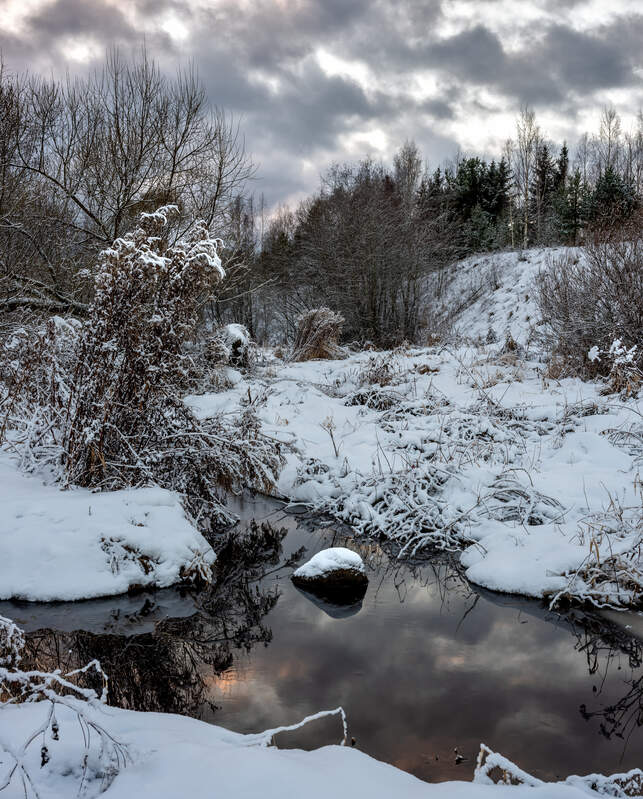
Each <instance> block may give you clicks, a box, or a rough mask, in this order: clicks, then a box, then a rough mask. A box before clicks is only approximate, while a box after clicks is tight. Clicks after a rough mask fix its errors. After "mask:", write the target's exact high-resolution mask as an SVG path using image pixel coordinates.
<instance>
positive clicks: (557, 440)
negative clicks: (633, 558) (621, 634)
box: [186, 250, 643, 606]
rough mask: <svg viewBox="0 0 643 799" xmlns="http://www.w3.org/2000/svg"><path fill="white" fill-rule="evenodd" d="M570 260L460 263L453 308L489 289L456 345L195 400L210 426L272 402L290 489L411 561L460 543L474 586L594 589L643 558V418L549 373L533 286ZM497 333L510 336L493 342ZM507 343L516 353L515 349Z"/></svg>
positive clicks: (272, 370)
mask: <svg viewBox="0 0 643 799" xmlns="http://www.w3.org/2000/svg"><path fill="white" fill-rule="evenodd" d="M557 253H558V251H557V250H533V251H527V252H525V253H524V255H523V256H521V257H519V255H518V254H517V253H502V254H497V255H493V256H487V257H483V258H479V257H478V258H475V259H469V260H468V261H465V262H463V263H462V264H460V265H458V267H457V273H456V274H455V275H454V278H453V281H452V283H451V285H450V287H449V289H448V293H447V297H446V300H445V303H446V304H452V305H453V304H454V303H455V302H456V299H457V298H458V297H462V296H465V295H466V293H467V286H470V285H477V284H480V285H482V287H483V289H484V290H483V291H482V292H481V293H479V294H478V295H476V297H474V301H473V302H472V304H470V305H469V306H466V307H464V308H463V309H462V311H461V313H460V315H459V317H458V318H457V319H456V320H455V328H456V332H458V333H459V341H460V343H459V344H457V345H456V344H453V345H438V346H434V347H423V348H420V347H417V348H408V349H400V350H397V351H394V352H383V353H368V352H361V353H356V354H353V355H351V356H350V357H349V358H347V359H345V360H336V361H309V362H304V363H283V364H282V363H276V362H275V361H274V360H273V362H272V363H270V364H269V365H268V366H265V367H258V368H257V369H256V370H255V371H254V372H253V373H252V374H246V375H245V376H244V377H243V378H242V379H241V380H239V381H238V382H237V383H236V385H235V386H234V387H233V388H231V389H230V390H228V391H225V392H222V393H217V394H205V395H201V396H192V397H188V398H186V402H187V404H188V405H189V406H190V407H191V408H192V409H193V411H194V412H195V413H196V414H197V416H199V417H201V418H205V417H208V416H210V415H212V414H214V413H218V412H220V411H226V412H228V411H234V410H237V409H241V408H242V407H243V405H244V403H245V402H246V401H247V397H248V396H249V395H250V396H252V397H253V398H255V397H256V398H261V397H263V402H261V401H259V400H258V401H257V403H256V404H257V412H258V415H259V417H260V419H261V421H262V425H263V428H264V431H265V432H266V433H267V434H268V435H271V436H274V437H275V438H276V439H278V440H281V441H283V442H284V443H286V444H287V445H289V446H290V447H291V450H290V452H289V453H288V455H287V463H286V466H285V468H284V470H283V472H282V474H281V476H280V479H279V482H278V485H277V489H276V492H275V493H276V495H277V496H281V497H283V498H285V499H287V500H289V501H291V502H293V503H306V504H308V505H310V506H312V507H314V508H316V509H318V510H321V511H325V512H328V513H330V514H331V515H333V516H335V517H336V518H337V519H339V520H341V521H343V522H346V523H348V524H350V525H351V526H352V528H353V529H354V530H355V532H356V533H358V534H364V535H368V536H373V537H376V538H378V539H380V538H388V539H390V540H392V541H394V542H395V543H396V544H397V545H398V546H399V547H404V551H405V552H414V551H419V550H420V549H421V548H422V547H423V546H426V544H427V543H432V544H433V545H437V546H440V547H447V548H451V549H461V550H463V552H462V555H461V558H462V563H463V565H464V566H465V568H466V570H467V577H468V578H469V579H471V580H472V581H473V582H476V583H478V584H480V585H482V586H485V587H487V588H490V589H493V590H497V591H505V592H509V593H520V594H524V595H527V596H530V597H538V598H543V597H554V596H556V595H557V594H558V593H559V592H565V591H568V590H569V591H571V592H572V593H574V594H575V595H578V594H579V593H584V595H585V594H587V593H588V592H589V591H590V590H591V586H590V585H589V583H588V582H587V580H585V578H583V576H582V575H581V574H580V572H579V570H582V569H583V568H584V567H585V566H586V565H587V564H588V563H591V562H593V561H598V562H599V563H602V562H603V561H605V559H606V558H609V557H611V556H612V555H614V554H618V553H627V552H629V551H632V550H633V549H635V548H636V546H637V542H638V541H640V540H641V536H642V535H643V529H642V527H641V524H642V523H641V488H640V482H639V481H638V479H637V474H638V472H639V469H640V463H641V457H642V455H643V453H642V452H641V447H640V441H641V440H642V439H641V434H642V432H643V426H642V425H641V418H642V417H641V412H642V410H643V409H642V408H641V401H640V400H636V399H635V398H629V399H621V398H619V396H618V395H610V396H609V397H603V396H602V395H601V394H600V388H601V386H600V384H597V383H592V382H583V381H581V380H579V379H572V378H566V379H553V378H550V377H548V376H547V374H546V359H545V357H544V356H545V353H542V352H539V351H538V349H537V346H538V342H537V338H536V336H535V331H537V329H538V326H539V325H538V322H539V320H538V314H537V310H536V306H535V303H534V300H533V296H534V287H533V279H534V277H535V275H536V274H537V272H538V270H539V269H541V268H542V267H544V266H545V265H546V264H547V262H548V260H549V259H550V258H551V257H554V256H555V255H556V254H557ZM490 275H491V277H492V278H493V281H491V277H490ZM476 281H477V283H476ZM494 287H496V288H495V289H494ZM489 327H491V328H492V330H493V331H494V334H495V336H496V338H497V341H496V343H492V344H486V343H484V342H485V341H486V337H487V332H488V329H489ZM509 335H510V336H511V337H512V338H513V339H514V340H515V341H516V342H517V343H518V344H519V347H520V349H519V350H518V351H508V350H507V349H506V348H505V340H506V337H507V336H509ZM378 379H379V382H378ZM636 442H639V443H638V444H637V443H636ZM577 572H578V574H577ZM601 591H602V592H603V596H602V599H606V598H607V599H609V601H610V603H611V604H615V605H617V606H623V605H627V604H628V602H631V596H632V595H631V594H630V595H629V596H628V595H624V594H622V593H620V592H619V591H618V590H617V588H616V587H615V586H614V585H608V584H604V585H603V586H602V588H601ZM597 601H599V600H598V599H597ZM600 601H602V600H600Z"/></svg>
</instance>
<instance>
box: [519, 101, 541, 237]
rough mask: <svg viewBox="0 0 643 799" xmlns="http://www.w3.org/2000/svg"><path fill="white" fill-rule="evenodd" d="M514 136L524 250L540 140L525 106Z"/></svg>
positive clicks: (532, 114)
mask: <svg viewBox="0 0 643 799" xmlns="http://www.w3.org/2000/svg"><path fill="white" fill-rule="evenodd" d="M516 135H517V141H516V147H515V149H514V158H513V172H514V180H515V181H516V188H517V192H518V195H519V196H520V198H521V202H522V206H523V207H522V213H523V247H525V248H526V247H528V246H529V189H530V185H531V180H532V175H533V169H534V162H535V158H536V151H537V149H538V143H539V140H540V131H539V129H538V125H537V124H536V115H535V113H534V111H532V110H531V109H530V108H528V107H527V106H524V107H523V108H522V109H521V111H520V116H519V117H518V121H517V123H516Z"/></svg>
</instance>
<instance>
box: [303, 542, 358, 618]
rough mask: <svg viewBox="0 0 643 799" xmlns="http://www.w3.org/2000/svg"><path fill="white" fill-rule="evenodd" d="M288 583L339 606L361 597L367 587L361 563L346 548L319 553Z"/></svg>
mask: <svg viewBox="0 0 643 799" xmlns="http://www.w3.org/2000/svg"><path fill="white" fill-rule="evenodd" d="M291 579H292V581H293V583H294V584H295V585H296V586H297V587H298V588H302V589H304V590H305V591H308V592H310V593H312V594H315V595H317V596H321V597H324V598H329V599H333V600H335V601H340V602H341V603H342V604H343V603H345V602H349V603H352V602H355V601H356V599H360V598H361V597H363V596H364V594H365V593H366V587H367V586H368V577H367V576H366V569H365V567H364V561H363V560H362V559H361V557H360V556H359V555H358V554H357V552H352V551H351V550H350V549H346V547H331V548H330V549H323V550H322V551H321V552H318V553H317V554H316V555H313V557H312V558H311V559H310V560H309V561H308V562H307V563H304V565H303V566H300V567H299V568H298V569H297V570H296V571H294V572H293V574H292V578H291Z"/></svg>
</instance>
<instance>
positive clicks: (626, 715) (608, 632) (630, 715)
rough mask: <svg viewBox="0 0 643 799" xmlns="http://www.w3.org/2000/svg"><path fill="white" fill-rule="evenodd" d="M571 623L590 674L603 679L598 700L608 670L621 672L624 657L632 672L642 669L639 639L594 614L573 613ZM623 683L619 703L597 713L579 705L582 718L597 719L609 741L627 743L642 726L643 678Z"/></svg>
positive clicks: (595, 687) (608, 705) (642, 657)
mask: <svg viewBox="0 0 643 799" xmlns="http://www.w3.org/2000/svg"><path fill="white" fill-rule="evenodd" d="M570 621H571V623H572V626H573V629H574V633H575V635H576V649H577V650H578V651H579V652H583V653H584V654H585V657H586V659H587V668H588V670H589V673H590V674H597V675H599V676H600V677H601V680H600V683H599V685H598V686H594V692H595V693H596V697H597V699H598V698H599V697H600V695H601V692H602V687H603V684H604V683H605V680H606V678H607V674H608V672H609V670H610V669H613V668H617V669H621V666H620V663H619V661H620V656H621V655H626V656H627V659H628V663H629V667H630V668H631V669H632V671H633V672H634V671H635V670H637V669H640V667H641V665H642V664H643V642H641V641H640V640H639V639H638V638H635V637H634V636H632V635H629V634H628V633H627V632H626V631H625V630H623V629H621V628H620V627H618V626H616V625H614V624H610V623H608V622H606V621H605V619H602V618H600V617H596V616H593V615H591V614H570ZM623 684H624V691H625V693H624V694H623V696H622V697H620V698H619V699H618V700H617V701H616V702H612V703H610V704H607V705H604V706H602V707H598V708H596V709H594V710H591V709H588V708H587V705H586V704H584V703H583V704H582V705H581V706H580V713H581V715H582V717H583V718H584V719H585V720H586V721H589V720H590V719H597V720H598V721H599V732H600V734H601V735H603V736H604V737H605V738H607V739H608V740H609V739H611V738H612V737H616V738H622V739H623V740H625V741H627V740H628V739H629V737H630V736H631V735H632V733H633V732H634V730H635V729H636V728H637V727H641V726H643V676H639V677H636V676H634V675H633V676H632V677H631V678H630V679H624V680H623Z"/></svg>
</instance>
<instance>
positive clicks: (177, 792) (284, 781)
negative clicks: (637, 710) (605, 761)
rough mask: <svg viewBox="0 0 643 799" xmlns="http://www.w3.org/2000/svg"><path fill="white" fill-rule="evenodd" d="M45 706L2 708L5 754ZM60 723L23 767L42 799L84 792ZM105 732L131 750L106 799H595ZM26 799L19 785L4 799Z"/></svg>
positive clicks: (69, 721)
mask: <svg viewBox="0 0 643 799" xmlns="http://www.w3.org/2000/svg"><path fill="white" fill-rule="evenodd" d="M48 704H49V703H47V702H42V703H37V704H28V705H19V706H10V707H4V708H2V709H1V710H0V742H3V743H2V744H0V746H2V745H6V744H7V743H9V742H10V743H11V744H13V745H14V746H17V745H18V744H20V743H21V742H22V741H24V740H25V739H26V738H27V737H28V736H29V735H30V734H32V733H33V732H34V730H35V729H37V728H38V727H39V726H40V724H42V722H43V718H44V717H45V716H46V714H47V712H48V708H47V706H48ZM57 715H58V726H59V728H60V736H59V738H60V739H59V740H50V736H48V737H47V747H48V752H49V755H48V756H49V760H48V761H47V762H46V763H45V765H44V766H42V767H41V752H40V745H37V746H36V745H33V746H31V747H30V748H29V749H28V750H27V753H26V756H25V757H24V764H25V766H26V768H27V769H28V771H29V774H30V775H31V776H32V778H33V779H34V786H35V787H36V789H37V791H38V793H39V795H40V796H41V797H42V799H63V798H65V799H66V797H70V796H76V795H77V792H78V786H79V778H80V772H81V769H80V766H79V757H81V756H82V752H83V750H84V744H83V737H82V736H83V731H82V730H81V729H80V727H79V725H78V724H77V723H76V719H75V716H74V714H73V713H72V712H71V711H70V710H69V708H66V707H60V708H59V709H58V711H57ZM100 724H101V725H102V726H103V727H104V728H105V729H108V730H109V732H110V734H111V735H112V736H113V737H114V738H115V739H116V740H118V741H119V742H120V743H122V744H125V745H127V746H128V751H129V755H130V758H131V762H130V763H129V765H128V766H127V767H126V768H124V769H122V770H121V771H120V773H118V774H117V775H116V777H115V778H114V779H113V781H112V782H111V784H109V785H108V787H107V790H106V791H105V792H104V793H101V794H100V795H104V796H105V797H107V799H131V798H132V797H134V796H136V797H150V799H151V798H152V797H154V799H166V797H167V799H176V798H177V797H179V796H186V797H190V799H213V797H220V796H224V797H235V799H278V798H279V799H281V797H284V796H293V797H302V799H304V798H305V799H328V797H329V796H332V797H336V798H337V799H355V797H362V796H368V797H369V799H390V798H391V797H405V799H491V797H494V796H500V795H502V796H506V797H511V799H581V797H583V796H584V797H587V795H588V794H590V795H591V796H594V797H596V796H597V795H598V794H597V793H594V792H592V791H591V790H590V788H589V787H588V785H587V783H586V782H584V781H583V780H580V779H579V780H578V783H577V784H576V785H575V786H573V785H571V784H562V783H540V784H536V785H535V786H534V787H530V785H527V784H525V785H519V786H512V787H509V786H502V787H498V786H495V785H492V784H479V783H472V782H469V783H467V782H443V783H434V784H429V783H426V782H422V781H421V780H419V779H417V778H416V777H413V776H411V775H410V774H407V773H406V772H404V771H400V770H399V769H397V768H395V767H394V766H390V765H388V764H386V763H382V762H380V761H377V760H375V759H373V758H371V757H369V756H368V755H365V754H363V753H362V752H360V751H358V750H357V749H353V748H350V747H347V746H325V747H323V748H321V749H317V750H315V751H312V752H305V751H301V750H296V749H291V750H281V749H277V748H275V747H266V745H265V744H266V738H265V736H263V735H240V734H237V733H233V732H229V731H228V730H225V729H223V728H222V727H216V726H214V725H210V724H206V723H204V722H202V721H198V720H195V719H191V718H186V717H183V716H175V715H166V714H159V713H136V712H134V711H131V710H119V709H116V708H105V710H104V712H103V713H101V714H100ZM39 740H40V739H39ZM494 762H495V761H494ZM499 762H501V763H502V762H503V761H502V760H500V761H499ZM88 763H89V767H88V777H87V780H86V783H85V787H86V789H87V792H86V794H85V795H87V796H91V797H94V796H97V795H98V794H99V793H100V790H101V784H103V780H104V777H105V775H104V773H103V772H102V771H101V768H100V764H99V760H98V751H97V745H96V744H94V748H93V749H92V751H91V753H90V756H89V758H88ZM509 765H511V764H509ZM3 776H4V773H3ZM110 779H111V778H108V779H107V780H106V781H105V782H106V783H109V780H110ZM572 779H573V778H572ZM487 781H488V782H490V780H487ZM614 795H616V794H614ZM23 796H24V791H23V788H22V785H21V784H20V780H19V778H17V779H14V780H13V782H12V783H11V785H10V787H9V788H8V790H6V791H5V792H4V793H3V797H6V799H18V797H23Z"/></svg>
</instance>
